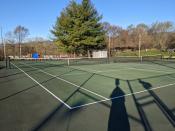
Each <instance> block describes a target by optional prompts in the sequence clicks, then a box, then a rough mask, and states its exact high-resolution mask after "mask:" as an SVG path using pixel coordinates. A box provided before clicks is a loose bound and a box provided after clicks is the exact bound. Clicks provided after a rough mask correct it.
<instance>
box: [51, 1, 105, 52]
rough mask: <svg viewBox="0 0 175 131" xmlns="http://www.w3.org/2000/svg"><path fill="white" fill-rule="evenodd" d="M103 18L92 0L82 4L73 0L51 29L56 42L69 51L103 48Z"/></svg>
mask: <svg viewBox="0 0 175 131" xmlns="http://www.w3.org/2000/svg"><path fill="white" fill-rule="evenodd" d="M101 18H102V16H100V15H99V14H98V12H97V11H96V9H95V8H94V6H93V5H92V3H91V2H90V0H83V1H82V3H81V4H78V3H76V2H75V1H71V2H70V4H69V5H68V6H67V7H66V8H65V9H64V10H63V11H62V12H61V15H60V17H58V18H57V21H56V24H55V26H54V27H53V30H52V31H51V32H52V33H53V34H54V36H55V43H56V44H57V45H58V47H59V48H60V49H62V50H64V51H66V52H69V53H73V52H76V53H84V52H87V50H93V49H103V48H104V47H105V44H104V37H105V32H104V31H103V26H102V24H101V23H100V20H101Z"/></svg>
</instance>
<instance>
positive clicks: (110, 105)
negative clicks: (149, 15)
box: [0, 60, 175, 131]
mask: <svg viewBox="0 0 175 131" xmlns="http://www.w3.org/2000/svg"><path fill="white" fill-rule="evenodd" d="M68 62H70V63H71V61H68ZM81 62H82V63H79V64H77V61H76V63H74V64H70V63H69V64H70V65H69V66H67V61H66V62H64V61H61V62H60V61H59V62H58V61H52V62H51V61H32V60H18V61H11V64H10V65H11V69H5V68H2V69H1V70H0V83H1V87H0V90H1V91H0V118H1V120H0V126H1V127H0V128H1V129H2V130H52V131H54V130H59V131H114V130H123V131H130V130H132V131H165V130H166V131H173V130H174V129H175V128H174V127H175V101H174V96H175V89H174V88H175V62H174V61H158V60H157V61H156V60H155V61H149V62H148V61H147V62H146V61H145V62H140V61H138V60H135V61H133V62H132V61H131V62H124V61H122V62H117V63H115V62H112V63H108V61H105V60H103V61H99V60H98V63H96V61H92V60H91V63H90V64H87V63H88V62H87V61H81ZM86 62H87V63H86ZM65 63H66V64H65Z"/></svg>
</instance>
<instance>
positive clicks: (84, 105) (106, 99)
mask: <svg viewBox="0 0 175 131" xmlns="http://www.w3.org/2000/svg"><path fill="white" fill-rule="evenodd" d="M23 65H26V64H23ZM27 66H29V65H27ZM29 67H31V68H34V69H38V68H35V67H32V66H29ZM38 70H40V69H38ZM40 71H41V72H43V73H46V74H48V75H50V76H53V77H55V78H58V79H60V80H63V81H65V82H67V83H69V84H72V85H74V86H77V87H80V86H78V85H75V84H73V83H71V82H69V81H66V80H64V79H62V78H59V77H57V76H55V75H52V74H50V73H47V72H45V71H43V70H40ZM172 85H175V83H172V84H167V85H163V86H159V87H155V88H152V89H148V90H142V91H138V92H134V93H129V94H126V95H122V96H117V97H113V98H106V97H104V100H100V101H95V102H91V103H87V104H83V105H80V106H75V107H70V106H69V107H70V109H71V110H72V109H76V108H81V107H86V106H90V105H93V104H98V103H102V102H105V101H110V100H113V99H117V98H121V97H126V96H131V95H135V94H140V93H143V92H148V91H150V90H157V89H161V88H165V87H168V86H172ZM80 88H81V87H80ZM81 89H82V88H81ZM90 92H91V91H90ZM95 94H96V93H95ZM102 97H103V96H102Z"/></svg>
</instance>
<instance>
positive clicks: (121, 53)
mask: <svg viewBox="0 0 175 131" xmlns="http://www.w3.org/2000/svg"><path fill="white" fill-rule="evenodd" d="M158 54H162V55H163V56H165V57H169V56H171V55H172V56H173V57H175V52H174V53H170V52H168V51H163V52H161V51H160V50H157V49H148V50H141V56H147V55H158ZM113 55H114V56H138V55H139V51H131V50H126V51H118V52H116V53H114V54H113Z"/></svg>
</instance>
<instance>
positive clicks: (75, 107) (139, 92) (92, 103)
mask: <svg viewBox="0 0 175 131" xmlns="http://www.w3.org/2000/svg"><path fill="white" fill-rule="evenodd" d="M172 85H175V83H172V84H168V85H163V86H159V87H155V88H152V89H148V90H142V91H138V92H134V93H129V94H126V95H122V96H117V97H113V98H108V99H107V100H100V101H95V102H91V103H87V104H84V105H80V106H74V107H72V109H77V108H81V107H86V106H90V105H94V104H98V103H102V102H105V101H110V100H114V99H117V98H121V97H126V96H131V95H135V94H141V93H143V92H148V91H151V90H157V89H161V88H165V87H168V86H172Z"/></svg>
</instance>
